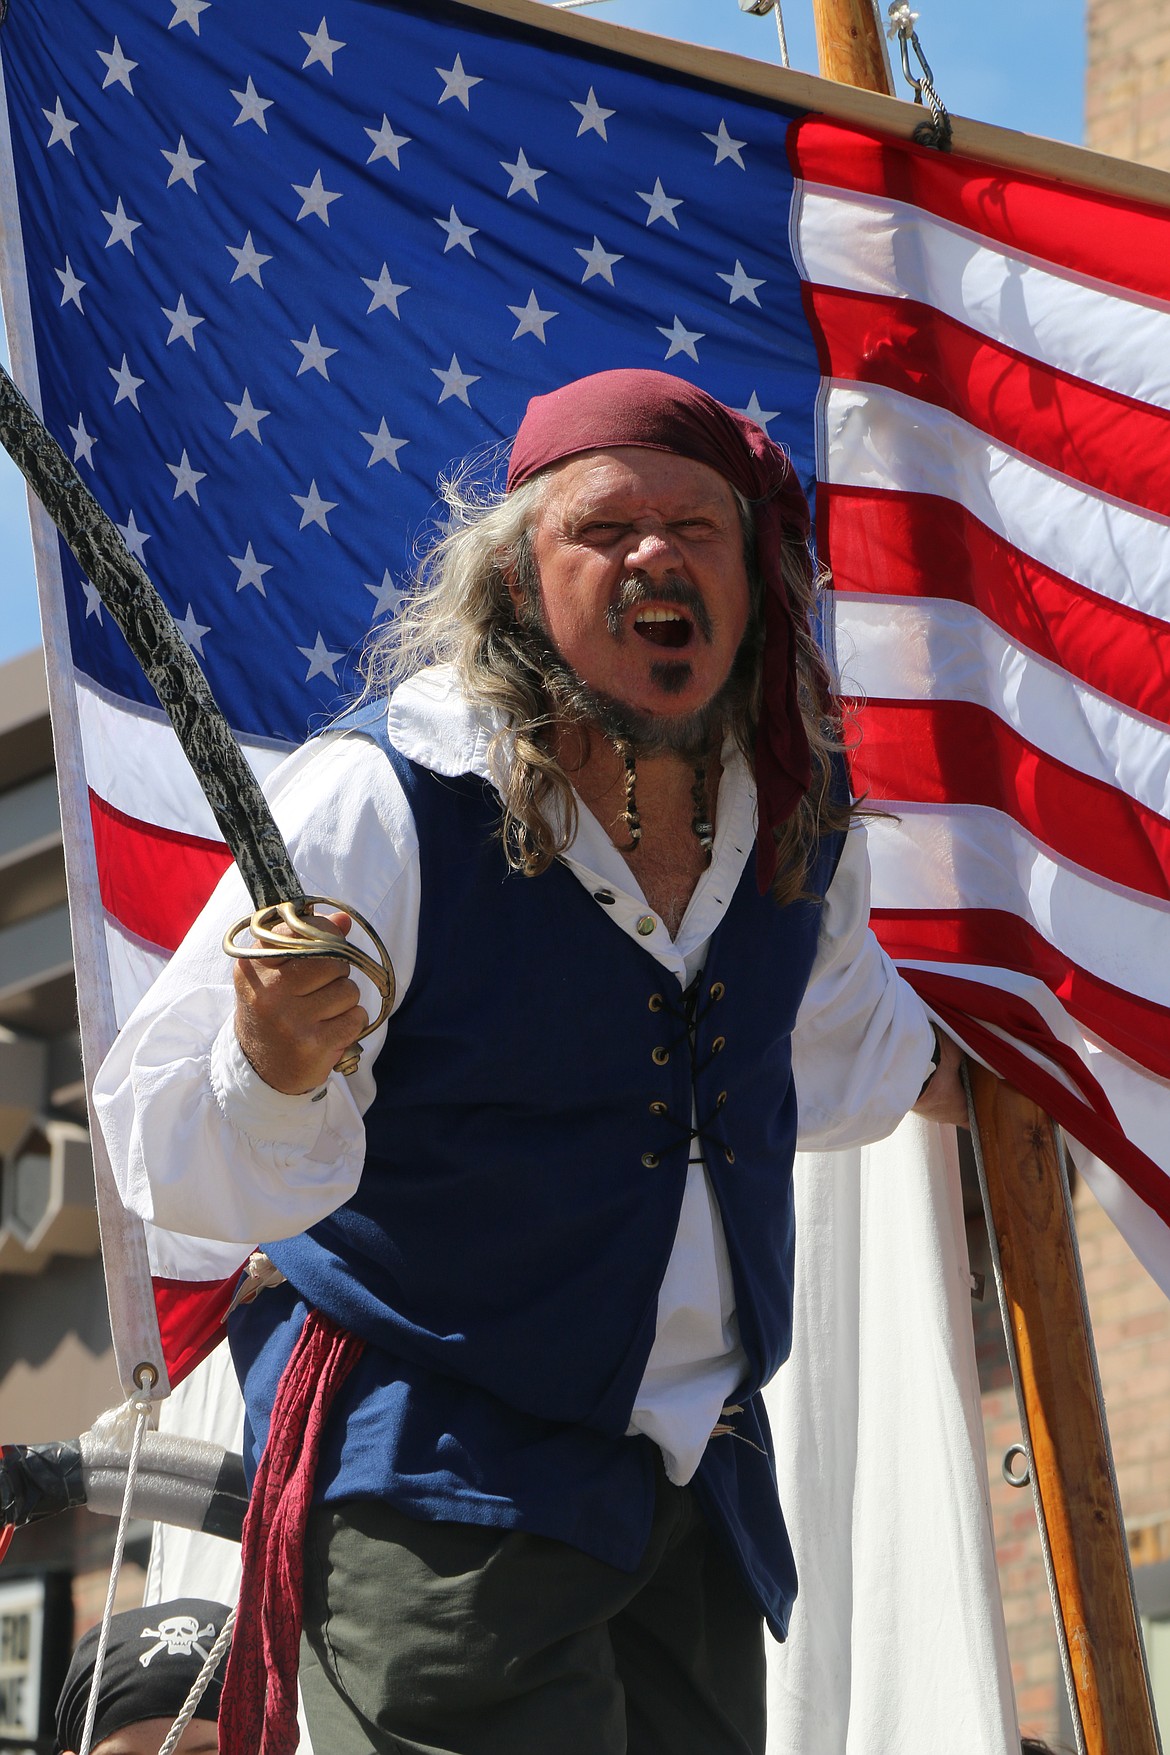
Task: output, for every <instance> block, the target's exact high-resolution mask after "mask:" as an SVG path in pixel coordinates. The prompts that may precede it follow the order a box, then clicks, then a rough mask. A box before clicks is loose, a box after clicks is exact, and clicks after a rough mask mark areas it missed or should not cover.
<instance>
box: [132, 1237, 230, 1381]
mask: <svg viewBox="0 0 1170 1755" xmlns="http://www.w3.org/2000/svg"><path fill="white" fill-rule="evenodd" d="M243 1267H244V1263H243V1261H241V1262H240V1269H239V1271H237V1272H236V1273H234V1274H231V1275H229V1276H228V1278H227V1279H226V1280H164V1279H160V1278H159V1277H158V1275H154V1276H153V1277H152V1279H151V1285H152V1286H153V1288H154V1307H155V1310H156V1311H157V1313H158V1330H159V1335H160V1337H161V1339H162V1349H163V1362H164V1364H165V1365H166V1368H167V1376H168V1377H169V1378H170V1380H171V1388H172V1389H174V1387H175V1385H176V1384H177V1383H181V1382H182V1380H183V1378H184V1377H186V1376H187V1375H188V1373H189V1372H192V1371H194V1369H195V1367H196V1365H198V1364H200V1363H201V1361H202V1360H204V1359H206V1357H207V1355H208V1354H209V1353H210V1352H212V1351H213V1350H214V1349H215V1348H216V1347H217V1346H218V1345H219V1343H220V1341H222V1340H223V1338H224V1335H225V1332H226V1331H225V1329H224V1321H225V1319H226V1317H227V1313H228V1308H229V1306H230V1304H231V1301H232V1298H233V1296H234V1295H235V1289H236V1286H237V1285H238V1284H239V1279H240V1272H242V1271H243Z"/></svg>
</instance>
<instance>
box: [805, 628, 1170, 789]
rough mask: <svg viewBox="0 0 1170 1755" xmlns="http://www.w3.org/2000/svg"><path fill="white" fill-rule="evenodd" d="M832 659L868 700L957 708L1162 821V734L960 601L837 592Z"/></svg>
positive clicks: (1165, 758) (1166, 760)
mask: <svg viewBox="0 0 1170 1755" xmlns="http://www.w3.org/2000/svg"><path fill="white" fill-rule="evenodd" d="M837 642H838V647H837V651H838V661H839V662H840V664H841V667H842V670H843V671H844V674H845V679H846V687H847V688H849V689H851V688H852V685H854V684H856V685H857V688H858V690H859V692H860V693H861V694H863V695H864V696H866V697H867V698H868V699H870V700H877V699H879V698H880V699H883V700H891V701H966V702H970V703H972V704H973V705H975V706H979V707H985V708H986V709H987V710H988V712H990V713H994V714H995V715H996V717H997V718H999V719H1002V720H1003V722H1004V724H1005V725H1010V726H1012V727H1013V729H1014V730H1016V731H1018V732H1019V734H1020V736H1021V737H1023V738H1026V739H1027V741H1028V742H1029V743H1030V744H1032V745H1033V747H1034V748H1036V749H1038V750H1042V751H1043V752H1044V753H1045V754H1046V755H1049V756H1052V757H1053V758H1054V759H1055V760H1056V761H1058V762H1063V763H1065V764H1066V765H1067V766H1068V767H1070V768H1076V769H1078V770H1079V771H1080V772H1081V773H1082V774H1087V775H1088V776H1089V777H1090V778H1091V779H1094V780H1101V781H1103V782H1104V783H1105V784H1106V785H1107V786H1112V787H1115V788H1117V789H1118V790H1119V791H1121V792H1124V793H1126V795H1127V796H1128V797H1130V798H1133V799H1136V800H1137V802H1138V803H1139V804H1144V805H1146V806H1148V808H1149V809H1150V810H1154V811H1158V812H1159V813H1160V814H1161V815H1163V816H1170V732H1168V731H1167V728H1166V727H1165V726H1164V725H1160V724H1159V723H1158V722H1157V721H1156V720H1153V719H1147V718H1146V717H1145V716H1144V715H1142V714H1140V713H1134V712H1132V711H1131V710H1130V709H1128V708H1125V707H1122V706H1120V705H1119V704H1118V703H1117V702H1116V701H1114V700H1111V699H1110V697H1109V696H1107V695H1102V694H1099V693H1098V692H1097V691H1096V690H1095V689H1090V688H1088V687H1086V685H1085V684H1084V683H1081V682H1078V681H1077V680H1076V679H1075V678H1073V677H1071V676H1069V674H1068V672H1067V671H1065V670H1062V669H1061V668H1060V666H1059V665H1057V664H1052V663H1050V662H1048V660H1046V659H1043V658H1039V657H1037V656H1036V654H1035V653H1032V652H1027V651H1024V650H1023V649H1022V648H1021V647H1019V646H1016V645H1014V644H1013V642H1012V641H1011V640H1009V639H1008V637H1007V636H1006V634H1004V633H1003V632H1002V630H1001V629H1000V628H998V627H997V626H996V624H995V623H994V622H992V621H990V620H989V619H988V618H987V617H986V616H985V615H983V614H981V613H980V611H979V610H977V609H974V608H972V607H971V605H969V604H966V603H953V602H951V601H949V600H946V599H935V598H914V599H909V600H908V599H905V598H895V597H870V596H853V595H852V594H849V593H844V594H841V595H840V596H839V597H838V602H837Z"/></svg>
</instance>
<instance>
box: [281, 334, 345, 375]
mask: <svg viewBox="0 0 1170 1755" xmlns="http://www.w3.org/2000/svg"><path fill="white" fill-rule="evenodd" d="M290 339H291V337H290ZM293 346H294V347H295V348H296V349H297V351H298V352H299V354H300V356H301V363H300V365H299V366H298V367H297V377H298V378H299V377H300V375H301V373H302V372H320V374H321V376H322V377H323V378H325V379H328V378H329V368H328V366H327V365H326V361H327V360H331V359H332V358H333V356H334V354H335V353H336V352H337V349H336V348H335V347H323V346H322V345H321V338H320V336H319V335H318V334H317V325H316V324H315V323H314V324H313V327H312V329H310V331H309V339H308V341H296V340H293Z"/></svg>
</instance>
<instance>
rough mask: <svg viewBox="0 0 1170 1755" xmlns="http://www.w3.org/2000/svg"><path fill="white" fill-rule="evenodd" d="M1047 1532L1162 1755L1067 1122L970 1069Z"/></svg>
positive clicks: (1108, 1753)
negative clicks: (1062, 1127) (1087, 1294)
mask: <svg viewBox="0 0 1170 1755" xmlns="http://www.w3.org/2000/svg"><path fill="white" fill-rule="evenodd" d="M813 14H814V17H815V20H816V32H817V55H818V59H819V61H820V67H821V72H822V73H823V74H824V76H825V78H826V79H834V80H836V81H837V82H838V83H839V84H842V85H853V86H860V87H861V88H862V89H863V90H866V91H877V92H886V93H888V92H889V91H890V89H891V87H890V82H889V75H888V63H887V61H886V57H885V55H884V53H883V47H882V41H881V36H880V34H879V29H878V20H877V14H876V10H875V6H874V0H813ZM970 1076H971V1090H972V1099H973V1103H974V1108H975V1119H976V1125H977V1128H978V1131H979V1137H980V1143H981V1147H982V1155H983V1165H984V1175H985V1180H986V1188H987V1204H988V1209H989V1210H988V1215H987V1216H988V1225H989V1227H990V1228H991V1230H992V1231H993V1233H994V1239H995V1241H996V1242H997V1243H998V1253H999V1260H1000V1263H1001V1273H1002V1284H1003V1293H1004V1301H1005V1315H1006V1320H1007V1321H1008V1322H1009V1324H1010V1327H1011V1330H1012V1337H1013V1339H1014V1344H1015V1345H1014V1350H1015V1357H1016V1365H1017V1385H1016V1387H1017V1392H1018V1394H1019V1398H1020V1405H1021V1409H1022V1412H1023V1417H1024V1424H1025V1431H1026V1435H1027V1437H1028V1440H1029V1457H1030V1461H1031V1470H1032V1476H1033V1484H1034V1491H1035V1494H1036V1501H1037V1511H1038V1515H1039V1516H1040V1517H1041V1518H1042V1519H1043V1523H1044V1529H1043V1530H1042V1532H1041V1535H1042V1538H1044V1539H1045V1540H1046V1546H1047V1548H1048V1552H1049V1556H1050V1564H1051V1568H1052V1578H1053V1585H1054V1589H1055V1594H1056V1598H1057V1601H1056V1602H1055V1603H1054V1605H1053V1610H1054V1613H1055V1614H1056V1615H1057V1618H1058V1623H1059V1628H1060V1630H1061V1631H1062V1632H1063V1638H1064V1644H1065V1650H1066V1652H1067V1654H1068V1660H1069V1671H1070V1677H1071V1682H1072V1688H1073V1693H1074V1695H1075V1700H1074V1702H1073V1704H1074V1706H1075V1708H1076V1710H1077V1713H1078V1715H1079V1719H1080V1724H1081V1730H1082V1736H1083V1740H1084V1747H1085V1750H1086V1752H1087V1755H1159V1752H1160V1747H1161V1746H1160V1743H1159V1740H1158V1732H1157V1729H1156V1726H1155V1720H1154V1710H1153V1704H1152V1701H1151V1699H1150V1690H1149V1682H1148V1679H1147V1676H1146V1670H1145V1662H1144V1658H1143V1656H1142V1646H1141V1636H1140V1632H1139V1629H1138V1623H1137V1613H1136V1609H1135V1607H1134V1601H1133V1583H1132V1579H1131V1576H1130V1570H1129V1555H1128V1551H1127V1548H1126V1542H1125V1531H1124V1528H1123V1526H1122V1522H1121V1509H1120V1506H1119V1505H1118V1502H1117V1495H1116V1490H1115V1486H1114V1476H1113V1465H1112V1457H1111V1454H1110V1449H1109V1435H1108V1430H1107V1427H1106V1424H1105V1414H1104V1410H1103V1408H1102V1406H1101V1400H1100V1394H1099V1391H1098V1387H1097V1371H1096V1360H1095V1355H1094V1353H1093V1341H1092V1331H1091V1329H1090V1326H1089V1316H1088V1311H1087V1310H1086V1308H1085V1300H1084V1293H1083V1290H1082V1283H1081V1275H1080V1259H1079V1255H1078V1252H1077V1244H1076V1237H1075V1235H1074V1232H1073V1229H1072V1224H1071V1220H1070V1217H1069V1211H1068V1203H1067V1199H1066V1194H1065V1188H1064V1183H1063V1172H1062V1169H1061V1165H1060V1160H1059V1157H1058V1154H1057V1150H1056V1142H1055V1135H1054V1129H1053V1123H1052V1121H1051V1119H1050V1118H1049V1117H1048V1116H1047V1115H1046V1114H1045V1113H1044V1111H1043V1110H1042V1109H1040V1108H1038V1107H1037V1105H1036V1104H1035V1103H1033V1102H1031V1100H1030V1099H1029V1098H1027V1097H1024V1096H1022V1095H1021V1093H1020V1092H1019V1091H1016V1090H1013V1089H1012V1088H1011V1086H1009V1085H1005V1084H1004V1083H1003V1082H1002V1081H1001V1080H1000V1079H997V1078H995V1077H994V1075H993V1074H991V1073H989V1072H987V1071H986V1070H985V1069H984V1068H982V1067H977V1066H972V1067H971V1069H970Z"/></svg>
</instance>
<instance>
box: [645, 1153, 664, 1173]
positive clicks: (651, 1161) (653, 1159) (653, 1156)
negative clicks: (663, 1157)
mask: <svg viewBox="0 0 1170 1755" xmlns="http://www.w3.org/2000/svg"><path fill="white" fill-rule="evenodd" d="M659 1162H660V1159H659V1157H658V1153H657V1152H643V1153H642V1163H643V1164H644V1165H645V1167H646V1169H647V1170H657V1168H658V1165H659Z"/></svg>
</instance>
